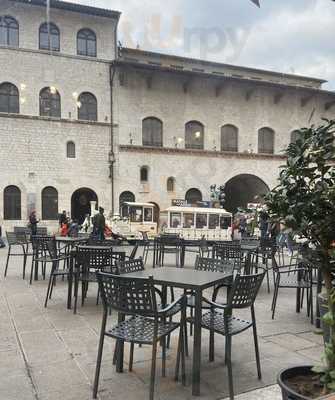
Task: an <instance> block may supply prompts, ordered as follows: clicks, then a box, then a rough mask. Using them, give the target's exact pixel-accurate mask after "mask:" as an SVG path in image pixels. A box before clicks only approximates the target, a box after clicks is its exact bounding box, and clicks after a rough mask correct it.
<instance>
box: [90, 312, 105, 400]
mask: <svg viewBox="0 0 335 400" xmlns="http://www.w3.org/2000/svg"><path fill="white" fill-rule="evenodd" d="M106 321H107V313H106V311H104V315H103V317H102V324H101V331H100V340H99V348H98V357H97V365H96V368H95V377H94V385H93V399H96V398H97V394H98V386H99V377H100V368H101V359H102V351H103V347H104V340H105V330H106Z"/></svg>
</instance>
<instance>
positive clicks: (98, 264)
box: [73, 246, 125, 314]
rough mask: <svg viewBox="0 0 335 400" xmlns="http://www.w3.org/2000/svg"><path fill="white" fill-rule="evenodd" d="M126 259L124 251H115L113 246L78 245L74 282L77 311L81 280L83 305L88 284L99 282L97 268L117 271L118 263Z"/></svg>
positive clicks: (75, 309) (75, 307)
mask: <svg viewBox="0 0 335 400" xmlns="http://www.w3.org/2000/svg"><path fill="white" fill-rule="evenodd" d="M124 259H125V253H124V252H113V250H112V247H110V248H106V247H102V246H101V248H99V246H94V247H92V246H91V247H90V246H78V247H77V250H76V263H75V274H74V275H75V282H74V296H75V300H74V308H73V311H74V313H75V314H76V312H77V300H78V288H79V282H81V305H82V306H83V305H84V303H85V298H86V297H87V292H88V285H89V283H90V282H92V283H97V278H96V273H95V272H96V270H100V271H105V272H110V273H111V272H116V263H117V262H118V261H122V260H124ZM96 303H97V305H98V304H99V289H98V292H97V300H96Z"/></svg>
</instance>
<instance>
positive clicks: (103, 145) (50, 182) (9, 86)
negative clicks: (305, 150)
mask: <svg viewBox="0 0 335 400" xmlns="http://www.w3.org/2000/svg"><path fill="white" fill-rule="evenodd" d="M50 3H51V4H50V9H49V10H48V9H47V7H46V5H45V1H44V0H0V62H1V66H2V67H1V70H0V137H1V147H0V225H3V226H4V228H5V229H11V228H12V226H15V225H25V224H26V222H27V216H28V213H29V211H30V210H32V209H33V208H34V209H36V210H37V214H38V215H39V216H40V218H41V219H42V222H41V223H42V224H45V225H48V226H50V228H52V229H54V228H55V226H56V225H57V222H56V220H55V219H56V218H57V214H58V212H61V211H62V210H63V209H64V210H67V211H69V212H71V214H72V216H73V217H76V218H79V219H81V218H82V217H83V215H84V214H85V213H86V212H87V211H88V210H89V201H91V200H95V201H97V202H98V203H99V205H102V206H103V207H104V208H105V209H106V211H113V212H118V210H119V206H120V202H122V201H124V200H133V199H136V201H145V202H153V203H155V204H157V208H159V209H160V210H162V209H164V208H166V207H167V206H169V205H170V204H171V200H172V199H185V198H187V199H188V200H189V201H196V200H200V199H203V200H206V199H208V198H209V186H210V185H211V184H212V183H216V184H226V193H227V208H230V209H234V208H235V207H236V205H238V204H241V205H242V204H245V203H246V202H250V201H253V200H254V199H255V196H257V195H259V194H262V193H263V192H265V191H266V190H268V188H271V187H273V186H274V185H275V183H276V177H277V176H278V167H279V166H280V165H281V164H282V162H283V156H282V155H281V153H280V152H281V150H282V149H283V148H284V147H285V146H286V145H287V144H288V143H289V142H290V140H292V138H294V134H295V130H296V129H297V128H299V127H301V126H307V125H309V124H311V123H318V122H319V121H320V119H321V118H322V117H326V118H331V117H332V116H333V115H334V114H333V111H334V108H333V105H334V104H335V101H334V100H335V94H334V93H333V92H329V91H325V90H323V89H322V84H323V83H324V81H323V80H321V79H315V78H308V77H301V76H296V75H288V74H280V73H275V72H269V71H261V70H256V69H251V68H244V67H237V66H231V65H226V64H218V63H212V62H208V61H201V60H194V59H187V58H181V57H176V56H168V55H162V54H157V53H150V52H145V51H141V50H133V49H126V48H120V47H119V48H118V47H117V26H118V21H119V17H120V14H119V13H118V12H115V11H111V10H104V9H99V8H94V7H88V6H82V5H78V4H72V3H67V2H62V1H56V0H51V2H50ZM2 220H3V221H2Z"/></svg>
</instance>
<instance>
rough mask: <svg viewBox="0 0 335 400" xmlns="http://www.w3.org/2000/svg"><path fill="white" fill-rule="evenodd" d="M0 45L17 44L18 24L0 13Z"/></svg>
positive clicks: (15, 45) (14, 45)
mask: <svg viewBox="0 0 335 400" xmlns="http://www.w3.org/2000/svg"><path fill="white" fill-rule="evenodd" d="M0 46H11V47H18V46H19V24H18V22H17V21H16V19H15V18H13V17H11V16H9V15H0Z"/></svg>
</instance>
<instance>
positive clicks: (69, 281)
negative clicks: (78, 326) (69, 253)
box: [67, 257, 73, 310]
mask: <svg viewBox="0 0 335 400" xmlns="http://www.w3.org/2000/svg"><path fill="white" fill-rule="evenodd" d="M72 283H73V257H71V258H70V260H69V275H68V278H67V284H68V289H67V308H68V310H71V303H72Z"/></svg>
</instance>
